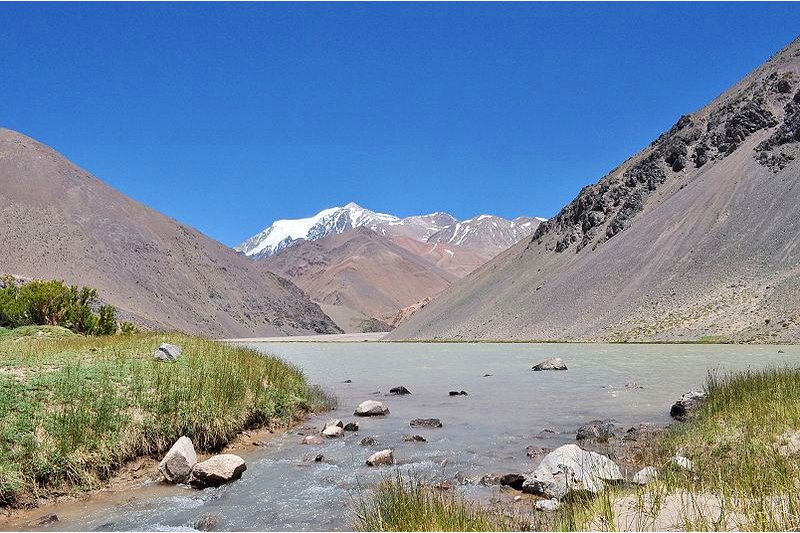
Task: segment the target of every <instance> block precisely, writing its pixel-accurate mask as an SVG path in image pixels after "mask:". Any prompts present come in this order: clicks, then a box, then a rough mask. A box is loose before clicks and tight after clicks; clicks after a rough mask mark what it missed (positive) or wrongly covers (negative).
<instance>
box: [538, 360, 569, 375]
mask: <svg viewBox="0 0 800 533" xmlns="http://www.w3.org/2000/svg"><path fill="white" fill-rule="evenodd" d="M566 369H567V365H565V364H564V361H562V360H561V358H559V357H551V358H550V359H545V360H544V361H542V362H541V363H539V364H538V365H535V366H534V367H533V370H536V371H537V372H538V371H541V370H566Z"/></svg>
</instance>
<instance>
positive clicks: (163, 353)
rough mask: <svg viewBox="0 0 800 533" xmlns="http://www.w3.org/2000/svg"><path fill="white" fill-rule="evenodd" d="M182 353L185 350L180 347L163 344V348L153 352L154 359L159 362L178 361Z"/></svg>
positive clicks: (160, 347)
mask: <svg viewBox="0 0 800 533" xmlns="http://www.w3.org/2000/svg"><path fill="white" fill-rule="evenodd" d="M182 353H183V349H182V348H181V347H180V346H175V345H174V344H168V343H166V342H162V343H161V346H159V347H158V348H156V350H155V351H154V352H153V357H155V358H156V359H158V360H159V361H177V360H178V358H179V357H180V356H181V354H182Z"/></svg>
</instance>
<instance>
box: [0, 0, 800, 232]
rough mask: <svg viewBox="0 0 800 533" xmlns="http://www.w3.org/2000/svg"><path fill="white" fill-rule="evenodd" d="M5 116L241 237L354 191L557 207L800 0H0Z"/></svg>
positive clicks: (504, 210) (409, 204)
mask: <svg viewBox="0 0 800 533" xmlns="http://www.w3.org/2000/svg"><path fill="white" fill-rule="evenodd" d="M0 21H2V23H1V24H2V28H3V34H2V38H0V72H1V73H2V76H1V77H0V126H3V127H8V128H11V129H15V130H18V131H21V132H23V133H25V134H27V135H30V136H32V137H34V138H37V139H38V140H40V141H42V142H44V143H46V144H48V145H50V146H52V147H54V148H55V149H57V150H59V151H60V152H62V153H63V154H65V155H66V156H67V157H69V158H70V159H71V160H73V161H74V162H76V163H77V164H79V165H81V166H82V167H84V168H86V169H87V170H89V171H91V172H92V173H94V174H95V175H97V176H98V177H100V178H101V179H103V180H105V181H107V182H108V183H110V184H112V185H113V186H114V187H116V188H118V189H120V190H122V191H123V192H125V193H126V194H128V195H130V196H132V197H134V198H135V199H137V200H139V201H141V202H143V203H145V204H147V205H149V206H151V207H153V208H155V209H157V210H159V211H161V212H164V213H166V214H167V215H169V216H172V217H174V218H176V219H178V220H180V221H182V222H185V223H187V224H190V225H192V226H194V227H196V228H198V229H200V230H201V231H203V232H205V233H207V234H209V235H211V236H212V237H214V238H216V239H219V240H220V241H222V242H224V243H226V244H231V245H233V244H237V243H238V242H240V241H241V240H243V239H244V238H246V237H249V236H250V235H251V234H253V233H255V232H257V231H259V230H261V229H262V228H263V227H264V226H266V225H267V224H269V223H270V222H271V221H272V220H274V219H276V218H294V217H300V216H307V215H310V214H313V213H315V212H317V211H318V210H320V209H322V208H324V207H329V206H332V205H343V204H345V203H347V202H349V201H355V202H357V203H360V204H361V205H363V206H365V207H369V208H371V209H375V210H379V211H385V212H391V213H395V214H398V215H410V214H417V213H424V212H430V211H437V210H444V211H448V212H450V213H452V214H453V215H455V216H457V217H460V218H468V217H470V216H473V215H476V214H479V213H485V212H486V213H493V214H499V215H502V216H506V217H515V216H518V215H523V214H527V215H539V216H551V215H553V214H555V213H556V212H557V211H558V210H559V209H560V208H561V207H562V206H563V205H564V204H565V203H566V202H568V201H569V200H571V199H572V198H573V197H574V196H575V194H576V193H577V192H578V190H579V189H580V188H581V187H582V186H584V185H586V184H588V183H590V182H594V181H596V180H597V179H599V178H600V177H602V176H603V175H604V174H606V173H607V172H608V171H609V170H611V169H612V168H613V167H614V166H616V165H617V164H619V163H620V162H622V161H623V160H624V159H626V158H627V157H628V156H630V155H632V154H633V153H634V152H635V151H637V150H638V149H640V148H641V147H642V146H644V145H646V144H647V143H649V142H650V141H651V140H653V139H654V138H655V137H656V136H658V134H659V133H660V132H662V131H663V130H665V129H667V128H669V127H670V126H671V125H672V124H673V123H674V122H675V121H676V120H677V119H678V117H679V116H680V115H681V114H683V113H686V112H691V111H693V110H695V109H697V108H699V107H701V106H702V105H704V104H705V103H707V102H708V101H709V100H711V99H712V98H714V97H715V96H717V95H718V94H719V93H720V92H722V91H724V90H725V89H726V88H727V87H728V86H730V85H731V84H733V83H734V82H736V81H737V80H738V79H739V78H741V77H742V76H743V75H745V74H746V73H747V72H748V71H750V70H751V69H753V68H754V67H756V66H757V65H759V64H760V63H762V62H763V61H764V60H766V59H767V58H768V57H769V56H770V55H772V54H773V53H775V52H776V51H778V50H779V49H780V48H782V47H783V46H784V45H786V44H787V43H789V42H790V41H791V40H792V39H793V38H795V37H796V36H797V33H796V32H797V31H798V28H800V5H797V4H791V3H786V4H783V3H752V4H751V3H735V4H725V3H705V4H696V3H679V4H665V3H653V4H629V3H623V4H601V3H592V4H563V3H562V4H516V3H513V4H499V3H498V4H473V3H469V4H458V3H437V4H414V3H403V4H374V3H373V4H352V3H347V4H318V3H314V4H286V3H280V4H230V3H224V4H161V3H159V4H117V5H111V4H8V3H3V4H0Z"/></svg>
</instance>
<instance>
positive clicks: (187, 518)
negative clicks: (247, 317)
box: [0, 343, 800, 531]
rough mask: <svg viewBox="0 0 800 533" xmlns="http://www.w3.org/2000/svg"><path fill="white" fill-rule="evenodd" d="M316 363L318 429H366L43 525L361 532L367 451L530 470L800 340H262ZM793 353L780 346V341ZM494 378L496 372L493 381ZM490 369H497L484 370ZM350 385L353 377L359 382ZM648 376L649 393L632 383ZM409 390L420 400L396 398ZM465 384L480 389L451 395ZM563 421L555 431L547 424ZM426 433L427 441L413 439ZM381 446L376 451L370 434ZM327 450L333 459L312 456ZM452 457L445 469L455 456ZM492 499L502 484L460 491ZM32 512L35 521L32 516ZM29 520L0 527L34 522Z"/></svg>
mask: <svg viewBox="0 0 800 533" xmlns="http://www.w3.org/2000/svg"><path fill="white" fill-rule="evenodd" d="M252 346H253V347H254V348H256V349H258V350H261V351H263V352H268V353H273V354H277V355H279V356H281V357H283V358H285V359H286V360H288V361H291V362H293V363H294V364H296V365H298V366H300V367H301V368H303V369H304V371H305V373H306V375H307V376H308V379H309V381H310V382H312V383H316V384H319V385H322V386H323V387H325V388H327V389H329V390H331V391H332V392H334V393H335V394H336V395H337V396H338V398H339V407H338V409H336V411H334V412H333V413H326V414H323V415H318V416H315V417H313V418H312V419H310V420H309V421H308V422H307V423H306V424H305V425H304V427H308V428H316V429H317V430H318V429H320V428H321V427H322V425H323V424H324V422H325V421H326V420H327V419H329V418H340V419H342V420H344V421H345V422H346V421H350V420H357V421H358V422H359V424H360V430H359V431H358V432H356V433H347V434H346V436H345V438H343V439H335V440H329V441H326V442H325V443H324V444H322V445H319V446H309V445H303V444H301V443H300V442H301V440H302V438H303V437H302V436H301V435H299V434H298V433H305V434H310V433H311V432H313V431H312V430H305V431H304V430H303V429H302V428H295V429H293V430H291V431H288V432H286V433H285V434H283V435H280V436H278V437H277V438H275V439H274V440H272V441H271V442H270V444H269V445H268V446H266V447H263V448H256V447H253V450H248V451H247V452H246V454H244V457H245V458H246V460H247V464H248V469H247V471H246V472H245V473H244V476H243V477H242V479H241V480H240V481H237V482H234V483H232V484H230V485H227V486H223V487H220V488H216V489H206V490H204V491H196V490H193V489H190V488H188V487H183V486H177V487H173V486H167V485H161V484H158V483H152V482H149V483H144V484H142V485H141V486H139V487H135V488H133V489H131V490H128V491H126V492H125V493H123V494H106V493H100V494H96V495H94V496H91V497H89V498H86V499H84V500H80V501H75V502H69V503H64V504H59V505H56V506H53V507H50V508H48V509H42V510H40V511H41V512H39V513H38V514H37V515H36V516H39V515H41V514H46V513H47V514H49V513H56V514H57V515H58V517H59V521H58V522H56V523H53V524H51V525H49V526H44V527H39V528H38V529H43V530H82V531H91V530H131V529H135V530H156V529H157V530H191V529H192V526H193V524H195V523H197V521H198V520H199V519H201V518H202V517H204V516H207V515H215V516H216V518H217V525H216V529H217V530H347V529H349V528H350V527H351V516H352V515H351V512H350V507H351V504H352V502H353V498H357V497H359V495H360V494H363V493H364V491H365V490H367V489H368V487H370V486H371V485H373V484H374V483H376V482H377V481H379V480H380V479H381V478H382V476H385V475H386V474H387V473H390V472H392V468H394V467H383V468H370V467H367V466H366V464H365V460H366V458H367V457H368V456H369V455H370V454H371V453H373V452H374V451H377V450H379V449H383V448H392V449H393V450H394V455H395V458H396V461H397V463H398V466H397V467H396V468H399V469H401V470H402V471H409V472H410V471H413V472H414V473H415V474H416V475H420V476H426V477H428V478H431V479H436V480H441V479H443V478H447V479H452V478H453V477H454V475H455V474H456V472H460V473H462V474H464V475H466V476H469V477H473V478H478V477H480V476H481V475H483V474H487V473H493V472H499V473H506V472H524V471H527V470H530V467H531V459H530V458H528V457H527V456H526V453H525V450H526V447H527V446H530V445H534V446H546V447H550V448H552V447H555V446H558V445H560V444H563V443H566V442H574V440H575V429H576V428H577V427H578V426H580V425H581V424H583V423H585V422H587V421H590V420H594V419H614V420H616V421H617V422H619V423H620V424H621V425H623V426H626V427H627V426H635V425H638V424H640V423H648V424H655V425H664V424H667V423H669V422H670V420H669V416H668V412H669V407H670V405H671V403H672V402H674V400H675V399H677V398H678V397H679V396H680V395H681V394H682V393H684V392H686V391H688V390H692V389H697V388H700V387H702V386H703V383H704V381H705V378H706V375H707V373H708V372H709V370H711V371H716V372H727V371H731V370H739V369H744V368H748V367H751V368H760V367H764V366H782V365H787V366H796V365H798V364H799V363H800V347H798V346H783V347H778V346H733V345H731V346H720V345H597V344H407V343H393V344H390V343H258V344H253V345H252ZM779 349H780V350H782V351H784V352H785V353H782V354H781V353H778V350H779ZM548 357H561V358H562V359H563V360H564V361H565V363H566V364H567V366H568V367H569V370H568V371H566V372H533V371H531V366H533V365H534V364H535V363H538V362H539V361H541V360H543V359H545V358H548ZM486 374H490V376H485V375H486ZM484 376H485V377H484ZM346 380H350V381H351V382H350V383H345V381H346ZM631 382H636V383H638V384H640V385H641V386H642V387H643V388H636V389H634V388H626V387H625V385H626V383H631ZM399 385H403V386H405V387H407V388H408V389H410V390H411V392H412V394H411V395H409V396H402V397H396V396H385V394H386V393H387V392H388V390H389V389H390V388H391V387H395V386H399ZM450 390H458V391H461V390H464V391H467V392H468V396H455V397H451V396H449V395H448V392H449V391H450ZM367 399H377V400H380V401H383V402H385V403H386V404H387V406H388V407H389V409H390V411H391V413H390V414H389V415H388V416H386V417H373V418H359V419H356V417H353V416H352V415H353V410H354V409H355V407H356V406H357V405H358V404H359V403H360V402H362V401H364V400H367ZM424 417H436V418H439V419H441V421H442V423H443V426H444V427H442V428H439V429H421V428H411V427H409V421H410V420H411V419H413V418H424ZM545 429H546V430H550V431H548V432H544V433H543V430H545ZM408 434H420V435H423V436H424V437H425V438H426V439H427V442H423V443H418V442H404V441H403V439H402V437H403V435H408ZM366 436H373V437H374V438H375V439H376V440H377V441H378V444H377V445H376V446H373V447H364V446H362V445H361V444H360V441H361V439H362V438H363V437H366ZM317 454H323V456H324V461H323V462H320V463H315V462H309V461H308V458H309V457H313V456H315V455H317ZM443 462H444V465H443V464H442V463H443ZM458 490H461V491H463V492H464V493H465V494H466V495H467V496H469V497H475V498H485V497H487V496H488V495H490V494H491V492H492V491H496V490H497V489H496V488H490V487H482V486H480V485H469V486H463V487H459V489H458ZM28 519H30V517H28ZM28 528H29V526H28V524H27V523H26V522H23V521H21V519H16V520H12V521H8V520H6V521H5V522H4V521H3V519H2V518H0V529H28Z"/></svg>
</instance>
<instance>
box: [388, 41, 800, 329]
mask: <svg viewBox="0 0 800 533" xmlns="http://www.w3.org/2000/svg"><path fill="white" fill-rule="evenodd" d="M799 80H800V40H798V39H796V40H795V41H793V42H792V43H791V44H790V45H789V46H787V47H785V48H784V49H782V50H781V51H780V52H778V53H777V54H775V55H774V56H773V57H772V58H770V59H769V60H768V61H767V62H765V63H764V64H763V65H761V66H760V67H758V68H756V69H755V70H754V71H753V72H751V73H750V74H748V75H747V76H745V77H744V78H743V79H742V80H740V81H739V82H737V83H736V84H734V85H733V86H732V87H731V88H730V89H728V90H726V91H724V92H723V93H722V94H721V95H720V96H719V97H717V98H716V99H714V100H713V101H712V102H710V103H709V104H707V105H706V106H704V107H702V108H701V109H699V110H697V111H695V112H693V113H691V114H689V115H685V116H683V117H681V118H680V119H679V120H678V121H677V122H676V124H675V125H674V126H673V127H672V128H670V129H669V130H668V131H667V132H665V133H664V134H662V135H661V136H659V137H658V138H657V139H656V140H654V141H653V142H652V143H651V144H650V145H648V146H646V147H645V148H644V149H642V150H641V151H640V152H638V153H637V154H635V155H634V156H632V157H631V158H629V159H628V160H626V161H625V162H624V163H622V164H621V165H620V166H618V167H617V168H615V169H614V170H612V171H611V172H610V173H609V174H608V175H607V176H605V177H603V178H602V179H601V180H599V181H598V182H596V183H594V184H591V185H587V186H586V187H584V188H583V189H582V190H581V191H580V192H579V193H578V195H577V197H576V198H575V199H574V200H573V201H572V202H570V203H569V204H567V205H566V206H565V207H564V208H563V209H562V210H561V211H560V212H559V213H558V214H557V215H556V216H555V217H553V218H551V219H550V220H549V221H547V222H543V223H542V224H541V225H540V226H539V228H538V229H537V230H536V232H535V233H534V234H533V235H532V236H531V237H529V238H526V239H524V240H523V241H521V242H520V243H519V244H517V245H516V246H514V247H512V248H511V249H510V250H508V251H507V252H504V253H502V254H500V255H499V256H498V257H496V258H495V259H494V260H492V261H490V262H489V263H487V264H485V265H483V266H482V267H480V268H479V269H477V270H476V271H474V272H473V273H472V274H470V275H469V276H467V277H466V278H465V279H464V280H462V281H460V282H459V283H457V284H455V285H454V286H453V287H451V288H450V289H448V290H447V291H444V292H443V293H442V294H440V295H439V296H438V297H436V298H434V299H433V301H432V302H430V303H429V304H428V305H426V306H425V308H424V309H421V310H419V311H418V312H416V313H415V314H414V315H413V316H412V317H411V318H410V319H409V320H408V321H407V322H405V323H404V324H401V325H400V327H399V328H398V329H397V330H395V331H394V332H393V333H392V334H391V335H390V338H395V339H400V338H455V339H476V338H508V339H541V340H592V341H629V340H630V341H648V340H659V341H661V340H696V339H698V338H701V337H704V336H714V337H720V338H725V339H730V340H735V341H748V342H773V341H779V340H796V339H798V338H800V294H799V292H800V291H798V289H797V286H798V281H800V279H798V276H799V275H800V273H798V266H797V265H798V264H800V263H799V261H800V257H798V255H797V254H798V250H799V249H800V239H798V238H797V237H795V235H796V231H797V230H798V229H800V228H798V224H797V222H796V221H795V219H796V218H797V216H798V214H800V206H798V201H797V200H796V198H797V194H796V187H798V186H800V184H798V174H800V147H799V146H798V140H800V82H799ZM778 288H780V291H778V290H777V289H778Z"/></svg>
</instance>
